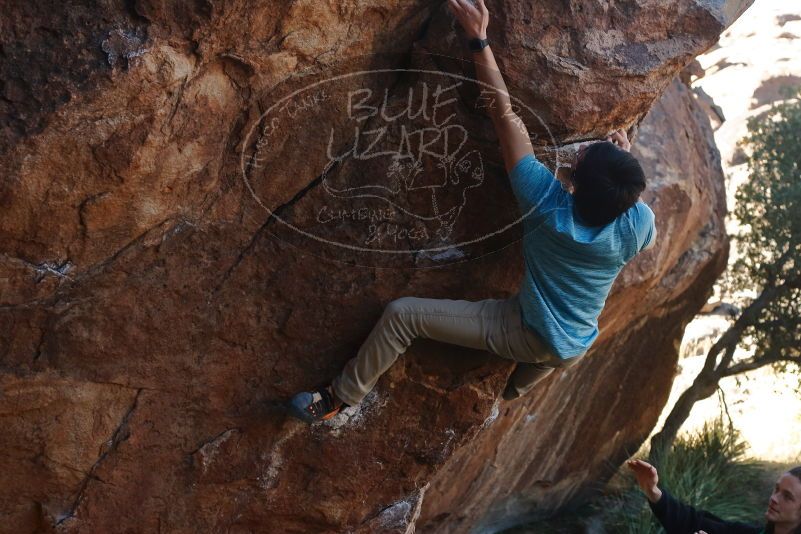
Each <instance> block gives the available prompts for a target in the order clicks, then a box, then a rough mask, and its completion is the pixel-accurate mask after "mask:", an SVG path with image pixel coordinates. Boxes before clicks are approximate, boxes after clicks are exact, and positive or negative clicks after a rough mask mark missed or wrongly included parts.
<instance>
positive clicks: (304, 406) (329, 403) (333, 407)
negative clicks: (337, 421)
mask: <svg viewBox="0 0 801 534" xmlns="http://www.w3.org/2000/svg"><path fill="white" fill-rule="evenodd" d="M343 406H344V403H342V402H340V403H338V404H334V396H333V395H332V394H331V391H330V390H329V389H328V387H322V388H318V389H315V390H313V391H302V392H300V393H298V394H297V395H295V396H294V397H292V400H290V401H289V414H290V415H291V416H293V417H297V418H298V419H300V420H301V421H306V422H307V423H314V422H315V421H326V420H328V419H331V418H332V417H334V416H335V415H336V414H338V413H339V411H340V410H341V409H342V407H343Z"/></svg>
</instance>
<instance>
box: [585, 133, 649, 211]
mask: <svg viewBox="0 0 801 534" xmlns="http://www.w3.org/2000/svg"><path fill="white" fill-rule="evenodd" d="M573 184H574V186H575V191H574V193H573V199H574V202H573V203H574V205H575V209H576V212H577V214H578V216H579V218H580V219H581V220H582V221H583V222H585V223H586V224H588V225H590V226H603V225H606V224H609V223H610V222H612V221H614V220H615V218H616V217H617V216H618V215H620V214H621V213H623V212H625V211H626V210H627V209H629V208H630V207H632V206H633V205H634V204H635V203H636V202H637V199H638V198H639V197H640V193H642V192H643V191H644V190H645V172H643V170H642V166H640V162H639V161H637V158H635V157H634V156H632V155H631V154H629V153H628V152H627V151H625V150H623V149H621V148H618V147H617V145H615V144H614V143H612V142H611V141H602V142H598V143H593V144H591V145H589V146H588V147H587V148H586V149H585V150H584V155H583V157H582V159H581V161H580V162H579V164H578V165H576V168H575V169H574V170H573Z"/></svg>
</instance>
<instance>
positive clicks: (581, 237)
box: [289, 0, 656, 422]
mask: <svg viewBox="0 0 801 534" xmlns="http://www.w3.org/2000/svg"><path fill="white" fill-rule="evenodd" d="M448 2H449V6H450V9H451V12H452V13H453V14H454V16H455V17H456V18H457V19H458V20H459V22H460V24H461V26H462V27H463V28H464V30H465V31H466V34H467V36H468V37H469V38H470V39H471V40H473V41H474V40H475V39H477V38H478V39H486V36H487V34H486V29H487V24H488V21H489V13H488V11H487V8H486V6H485V5H484V2H483V0H477V4H476V5H473V4H472V3H471V1H470V0H448ZM473 58H474V60H475V62H476V73H477V76H478V78H479V81H480V82H481V83H482V84H483V85H484V87H490V88H492V93H493V95H492V96H494V102H495V103H496V104H497V105H492V106H489V109H488V112H489V114H490V116H491V118H492V121H493V124H494V127H495V130H496V133H497V135H498V138H499V140H500V144H501V152H502V155H503V160H504V164H505V167H506V171H507V173H508V174H509V180H510V182H511V186H512V191H513V193H514V196H515V198H516V201H517V203H518V204H519V207H520V210H521V212H522V213H523V215H524V217H523V229H524V238H523V255H524V262H525V274H524V280H523V283H522V285H521V287H520V289H519V291H518V293H517V294H515V295H514V296H512V297H510V298H507V299H485V300H480V301H476V302H473V301H467V300H450V299H430V298H417V297H402V298H399V299H396V300H393V301H391V302H390V303H389V304H388V305H387V306H386V308H385V309H384V312H383V315H382V316H381V318H380V319H379V321H378V322H377V324H376V325H375V327H374V328H373V330H372V331H371V332H370V334H369V335H368V337H367V339H366V340H365V342H364V343H363V344H362V346H361V348H360V349H359V351H358V354H357V355H356V356H355V357H354V358H352V359H351V360H350V361H348V362H347V364H346V365H345V368H344V370H343V371H342V373H341V374H339V376H337V377H335V378H334V379H333V381H332V382H331V383H330V384H328V385H326V386H323V387H319V388H317V389H314V390H313V391H303V392H300V393H298V394H297V395H295V396H294V397H293V398H292V399H291V400H290V402H289V412H290V414H291V415H293V416H295V417H298V418H300V419H302V420H304V421H307V422H314V421H320V420H326V419H330V418H331V417H333V416H334V415H336V414H337V413H338V412H339V411H340V409H341V408H343V407H344V406H346V405H349V406H354V405H356V404H358V403H359V402H361V401H362V399H363V398H364V397H365V396H366V395H367V394H368V393H369V392H370V391H371V390H372V389H373V387H374V386H375V384H376V382H377V381H378V378H379V377H380V376H381V375H382V374H383V373H384V372H385V371H386V370H387V369H389V367H390V366H391V365H392V364H393V362H395V360H396V359H397V358H398V356H399V355H400V354H402V353H404V352H405V351H406V349H407V347H408V346H409V345H410V344H411V343H412V340H413V339H415V338H416V337H424V338H429V339H434V340H438V341H443V342H446V343H452V344H456V345H461V346H464V347H469V348H473V349H481V350H488V351H491V352H493V353H495V354H497V355H499V356H501V357H504V358H508V359H511V360H514V361H516V362H517V365H516V367H515V369H514V371H513V372H512V374H511V376H510V377H509V380H508V382H507V385H506V388H505V390H504V392H503V398H504V399H506V400H512V399H515V398H517V397H519V396H521V395H523V394H524V393H526V392H527V391H529V390H530V389H531V387H532V386H533V385H534V384H535V383H537V382H539V381H540V380H541V379H542V378H544V377H545V376H546V375H548V374H549V373H550V372H552V371H553V369H554V368H563V367H567V366H570V365H572V364H575V363H576V362H577V361H578V359H579V358H580V357H581V356H583V355H584V354H585V353H586V352H587V350H588V349H589V347H590V345H591V344H592V343H593V341H595V339H596V338H597V337H598V333H599V331H598V321H597V319H598V316H599V315H600V313H601V310H602V309H603V306H604V304H605V302H606V298H607V295H608V293H609V290H610V288H611V286H612V283H613V282H614V280H615V278H616V277H617V275H618V273H619V272H620V270H621V269H622V267H623V265H625V264H626V262H628V261H629V260H631V259H632V257H634V256H635V255H636V254H637V253H639V252H640V251H642V250H645V249H646V248H650V247H651V246H653V244H654V241H655V237H656V227H655V224H654V220H655V218H654V214H653V212H652V211H651V209H650V208H649V207H648V206H647V205H646V204H645V203H644V202H642V201H641V200H639V196H640V193H641V192H642V191H643V190H644V189H645V175H644V172H643V169H642V167H641V166H640V164H639V162H638V161H637V159H636V158H635V157H634V156H632V155H631V154H630V153H629V148H630V146H631V145H630V143H629V141H628V138H627V136H626V133H625V131H624V130H622V129H620V130H617V131H616V132H614V133H613V134H612V135H610V136H608V137H607V138H606V140H604V141H599V142H594V143H588V144H583V145H581V147H580V148H579V150H578V151H577V152H576V155H575V157H574V159H573V170H572V174H571V178H570V181H571V182H572V183H571V188H572V194H571V192H568V191H566V190H565V189H564V188H563V187H562V185H561V183H560V181H559V180H557V179H556V178H555V177H554V175H553V174H552V173H551V172H550V171H549V170H548V169H547V168H546V167H545V166H544V165H543V164H542V163H540V162H539V161H538V160H537V158H536V157H535V156H534V151H533V147H532V145H531V141H530V139H529V135H528V132H527V131H526V128H525V126H524V125H523V123H522V121H521V120H520V118H519V117H518V116H517V115H516V114H515V113H514V112H512V108H511V101H510V98H509V93H508V91H507V89H506V84H505V83H504V81H503V77H502V76H501V74H500V72H499V71H498V67H497V64H496V62H495V58H494V56H493V54H492V51H491V50H490V47H489V46H485V47H484V48H483V49H481V50H480V51H474V52H473Z"/></svg>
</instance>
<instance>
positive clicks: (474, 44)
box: [467, 37, 489, 52]
mask: <svg viewBox="0 0 801 534" xmlns="http://www.w3.org/2000/svg"><path fill="white" fill-rule="evenodd" d="M488 44H489V41H488V40H487V39H481V38H479V37H475V38H473V39H470V40H469V41H467V45H468V46H469V47H470V50H472V51H473V52H481V51H482V50H484V48H485V47H486V46H487V45H488Z"/></svg>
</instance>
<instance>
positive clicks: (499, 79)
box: [448, 0, 534, 173]
mask: <svg viewBox="0 0 801 534" xmlns="http://www.w3.org/2000/svg"><path fill="white" fill-rule="evenodd" d="M448 6H449V7H450V9H451V12H452V13H453V15H454V16H455V17H456V18H457V20H458V21H459V24H461V26H462V28H464V30H465V33H466V34H467V37H468V38H470V39H473V38H476V37H478V38H480V39H486V38H487V24H488V23H489V12H488V11H487V6H486V5H484V0H476V4H475V5H474V4H473V2H472V1H471V0H448ZM473 60H474V61H475V64H476V76H477V77H478V80H479V82H481V93H482V96H485V97H488V98H486V100H487V102H488V104H487V110H488V112H489V115H490V118H491V119H492V123H493V124H494V125H495V132H496V133H497V134H498V139H499V140H500V143H501V153H502V154H503V161H504V164H505V166H506V172H507V173H508V172H510V171H511V170H512V168H513V167H514V166H515V164H517V163H518V162H519V161H520V159H521V158H522V157H523V156H525V155H526V154H533V153H534V148H533V147H532V146H531V140H530V139H529V136H528V130H527V129H526V126H525V124H523V121H522V120H521V119H520V117H519V116H518V115H517V113H516V112H515V111H514V110H513V109H512V102H511V99H510V98H509V91H508V90H507V89H506V83H504V81H503V76H501V72H500V70H498V64H497V63H496V62H495V56H494V55H493V54H492V50H491V48H490V47H489V46H486V47H484V49H483V50H481V51H480V52H473Z"/></svg>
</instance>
